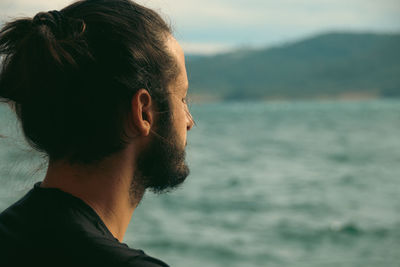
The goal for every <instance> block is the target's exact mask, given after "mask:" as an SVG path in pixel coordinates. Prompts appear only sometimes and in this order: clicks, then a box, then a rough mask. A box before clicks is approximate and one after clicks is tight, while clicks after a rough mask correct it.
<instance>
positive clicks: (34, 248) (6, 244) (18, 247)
mask: <svg viewBox="0 0 400 267" xmlns="http://www.w3.org/2000/svg"><path fill="white" fill-rule="evenodd" d="M0 266H117V267H118V266H121V267H122V266H143V267H159V266H168V265H167V264H165V263H164V262H162V261H160V260H157V259H155V258H152V257H150V256H148V255H146V254H145V253H144V252H143V251H141V250H135V249H131V248H129V247H128V246H127V245H125V244H122V243H120V242H119V241H118V240H117V239H116V238H114V236H113V235H112V234H111V233H110V231H109V230H108V229H107V227H106V226H105V224H104V223H103V221H102V220H101V219H100V217H99V216H98V215H97V213H96V212H95V211H94V210H93V209H92V208H91V207H90V206H88V205H87V204H86V203H85V202H83V201H82V200H80V199H79V198H76V197H74V196H72V195H70V194H68V193H65V192H63V191H61V190H58V189H54V188H42V187H40V183H37V184H35V186H34V188H33V189H32V190H31V191H29V192H28V193H27V194H26V195H25V196H24V197H23V198H22V199H20V200H19V201H18V202H16V203H15V204H13V205H12V206H11V207H9V208H8V209H6V210H5V211H3V212H2V213H1V214H0Z"/></svg>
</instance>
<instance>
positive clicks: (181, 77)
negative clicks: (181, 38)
mask: <svg viewBox="0 0 400 267" xmlns="http://www.w3.org/2000/svg"><path fill="white" fill-rule="evenodd" d="M166 43H167V48H168V50H169V51H170V53H171V54H172V56H173V57H174V58H175V60H176V63H177V65H178V72H179V74H178V76H177V78H176V80H175V81H173V82H172V84H171V88H170V90H171V92H177V93H178V92H181V91H186V89H187V87H188V79H187V73H186V66H185V54H184V52H183V49H182V47H181V46H180V45H179V43H178V41H177V40H176V39H175V38H174V37H173V36H172V35H170V36H168V38H167V42H166Z"/></svg>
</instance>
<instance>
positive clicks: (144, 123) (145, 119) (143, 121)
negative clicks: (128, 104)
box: [132, 89, 154, 136]
mask: <svg viewBox="0 0 400 267" xmlns="http://www.w3.org/2000/svg"><path fill="white" fill-rule="evenodd" d="M132 117H133V118H132V121H133V123H134V126H135V128H136V129H137V130H138V131H139V134H140V135H141V136H148V135H149V134H150V130H151V127H152V125H153V118H154V111H153V106H152V100H151V95H150V94H149V92H148V91H147V90H146V89H140V90H138V91H137V92H136V93H135V94H134V95H133V97H132Z"/></svg>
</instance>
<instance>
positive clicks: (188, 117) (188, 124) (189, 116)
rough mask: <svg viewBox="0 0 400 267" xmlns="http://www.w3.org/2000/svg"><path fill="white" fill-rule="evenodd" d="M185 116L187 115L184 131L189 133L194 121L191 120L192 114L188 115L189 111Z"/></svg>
mask: <svg viewBox="0 0 400 267" xmlns="http://www.w3.org/2000/svg"><path fill="white" fill-rule="evenodd" d="M186 114H187V116H186V117H187V126H186V129H187V130H188V131H190V130H191V129H192V128H193V126H194V124H195V122H194V120H193V117H192V114H190V112H189V111H187V112H186Z"/></svg>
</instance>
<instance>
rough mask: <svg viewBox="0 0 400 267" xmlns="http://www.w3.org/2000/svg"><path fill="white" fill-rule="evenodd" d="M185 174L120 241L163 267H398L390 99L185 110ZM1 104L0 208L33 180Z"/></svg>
mask: <svg viewBox="0 0 400 267" xmlns="http://www.w3.org/2000/svg"><path fill="white" fill-rule="evenodd" d="M192 113H193V116H194V117H195V119H196V122H197V127H195V128H193V130H192V131H191V132H190V133H189V145H188V151H187V154H188V156H187V158H188V163H189V165H190V166H191V171H192V172H191V173H192V174H191V176H190V177H189V178H188V180H187V182H186V183H185V184H184V185H183V186H182V187H181V188H180V189H179V190H177V191H175V192H173V193H171V194H169V195H162V196H155V195H153V194H151V193H148V194H147V195H146V196H145V198H144V200H143V202H142V203H141V204H140V206H139V207H138V209H137V210H136V211H135V214H134V216H133V220H132V222H131V224H130V227H129V229H128V232H127V234H126V236H125V242H126V243H127V244H129V245H130V246H131V247H133V248H140V249H143V250H144V251H145V252H146V253H148V254H150V255H152V256H155V257H158V258H160V259H162V260H164V261H166V262H167V263H169V264H170V265H171V266H178V267H179V266H182V267H183V266H250V267H252V266H282V267H283V266H296V267H297V266H308V267H317V266H318V267H319V266H335V267H336V266H343V267H357V266H360V267H361V266H362V267H366V266H371V267H372V266H389V267H390V266H393V267H394V266H399V264H400V256H398V251H399V248H400V215H399V214H400V194H399V193H400V180H399V174H400V164H399V162H400V140H399V137H398V136H399V132H400V101H398V100H373V101H364V102H333V101H332V102H275V103H269V102H247V103H214V104H203V105H194V106H192ZM16 125H17V123H16V122H15V120H14V118H13V116H11V115H10V114H9V112H7V111H6V107H5V106H4V105H2V106H0V134H2V135H6V136H9V137H8V138H0V182H1V185H2V186H1V187H0V210H3V209H4V208H6V207H7V206H8V205H10V204H11V203H13V202H14V201H16V200H17V199H19V198H20V197H21V196H22V195H23V194H25V193H26V192H27V191H28V190H29V189H30V188H31V187H32V186H33V184H34V182H36V181H39V180H41V179H42V177H43V172H44V169H41V170H37V167H38V166H39V164H40V162H41V161H42V160H41V159H40V157H39V155H38V154H37V153H34V152H30V151H29V150H28V149H26V146H25V145H24V144H23V142H21V141H20V139H19V137H18V134H17V133H16V130H15V128H16Z"/></svg>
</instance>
